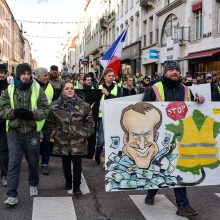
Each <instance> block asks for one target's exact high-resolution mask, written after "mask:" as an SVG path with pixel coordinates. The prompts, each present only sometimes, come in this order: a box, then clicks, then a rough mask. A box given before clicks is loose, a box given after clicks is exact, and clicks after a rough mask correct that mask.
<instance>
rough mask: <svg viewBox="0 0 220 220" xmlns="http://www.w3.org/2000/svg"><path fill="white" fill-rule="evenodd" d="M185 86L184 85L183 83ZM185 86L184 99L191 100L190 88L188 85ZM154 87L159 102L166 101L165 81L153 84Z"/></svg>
mask: <svg viewBox="0 0 220 220" xmlns="http://www.w3.org/2000/svg"><path fill="white" fill-rule="evenodd" d="M183 86H184V85H183ZM184 88H185V95H184V101H191V94H190V90H189V89H188V87H187V86H184ZM152 89H153V90H154V93H155V95H156V98H157V101H158V102H164V100H165V95H164V88H163V83H162V82H161V81H159V82H157V83H155V84H154V85H153V86H152Z"/></svg>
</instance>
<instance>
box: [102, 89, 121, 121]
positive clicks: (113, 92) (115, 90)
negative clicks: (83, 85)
mask: <svg viewBox="0 0 220 220" xmlns="http://www.w3.org/2000/svg"><path fill="white" fill-rule="evenodd" d="M98 89H103V85H99V88H98ZM110 94H111V95H114V96H117V94H118V87H117V85H115V86H114V88H113V89H112V90H111V92H110ZM102 100H105V94H103V95H102V98H101V101H102ZM98 117H99V118H101V117H102V109H101V104H100V106H99V114H98Z"/></svg>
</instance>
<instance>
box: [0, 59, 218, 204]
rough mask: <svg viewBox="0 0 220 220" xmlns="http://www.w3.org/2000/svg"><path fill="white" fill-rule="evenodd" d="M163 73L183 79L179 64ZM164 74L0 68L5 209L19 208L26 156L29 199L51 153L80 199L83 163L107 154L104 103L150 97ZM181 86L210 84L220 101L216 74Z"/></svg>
mask: <svg viewBox="0 0 220 220" xmlns="http://www.w3.org/2000/svg"><path fill="white" fill-rule="evenodd" d="M165 70H166V71H167V72H168V71H171V70H175V71H177V72H178V71H179V74H180V68H179V65H178V64H177V63H176V62H175V61H174V62H173V63H172V62H170V63H169V64H167V69H165ZM166 71H164V74H163V76H161V74H157V73H155V74H153V76H149V75H143V74H141V73H140V72H136V73H134V74H132V75H130V74H122V75H120V74H119V75H118V76H115V74H114V70H113V69H110V68H108V69H106V70H104V71H103V74H102V76H101V77H100V78H98V77H97V76H96V74H95V73H93V72H89V73H86V74H84V73H80V74H73V73H69V72H65V71H62V72H59V69H58V67H57V66H56V65H52V66H51V67H50V71H49V72H48V70H47V68H44V67H40V68H37V69H36V70H35V71H34V72H32V70H31V67H30V65H29V64H19V65H18V67H17V69H16V74H15V76H12V75H10V76H8V70H7V66H6V65H5V64H0V92H1V94H2V95H1V98H0V108H1V111H0V125H1V127H0V132H1V135H0V168H1V182H2V185H3V186H5V187H6V186H7V196H8V198H7V200H6V201H5V204H6V205H11V206H14V205H16V204H17V203H18V198H17V195H18V192H17V189H18V185H19V176H20V167H21V161H22V157H23V154H24V155H25V158H26V160H27V163H28V168H29V178H28V182H29V186H30V195H31V196H37V195H38V189H37V185H38V183H39V171H38V164H39V153H40V154H41V171H42V173H43V174H44V175H49V173H50V172H49V159H50V156H51V153H52V154H53V155H58V156H60V157H61V158H62V167H63V173H64V178H65V181H66V184H65V189H67V190H72V192H73V194H74V195H79V194H81V191H80V187H79V186H80V183H81V171H82V158H83V157H86V158H89V159H92V158H93V156H95V161H96V163H97V164H98V165H99V164H100V163H101V153H102V151H103V149H104V132H103V122H102V110H101V107H100V101H101V100H105V99H112V98H117V97H122V96H130V95H136V94H144V93H145V98H146V97H147V96H146V94H147V91H153V90H152V88H153V85H155V84H157V83H158V82H162V83H165V81H168V79H166V78H165V74H166V73H167V72H166ZM165 79H166V80H165ZM164 80H165V81H164ZM166 83H167V82H166ZM175 83H177V82H175ZM178 83H182V84H184V85H185V86H192V85H199V84H205V83H209V84H210V88H211V98H212V101H220V81H219V79H218V77H217V76H216V74H214V73H206V74H197V75H196V76H195V75H193V76H192V75H191V74H190V73H188V72H187V73H186V74H185V76H184V77H181V76H180V77H179V78H178ZM164 85H165V84H164ZM149 97H150V96H149ZM149 100H150V99H149ZM6 131H7V133H6ZM39 134H40V136H39ZM96 134H97V135H96ZM87 142H88V147H87ZM71 163H72V164H73V174H71ZM151 202H152V201H151Z"/></svg>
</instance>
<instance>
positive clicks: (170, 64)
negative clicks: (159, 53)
mask: <svg viewBox="0 0 220 220" xmlns="http://www.w3.org/2000/svg"><path fill="white" fill-rule="evenodd" d="M171 69H177V70H179V71H180V64H179V63H178V62H176V61H175V60H167V61H165V62H164V70H163V74H165V73H166V72H167V71H168V70H171Z"/></svg>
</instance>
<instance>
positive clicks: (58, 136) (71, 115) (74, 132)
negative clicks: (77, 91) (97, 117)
mask: <svg viewBox="0 0 220 220" xmlns="http://www.w3.org/2000/svg"><path fill="white" fill-rule="evenodd" d="M45 131H46V133H47V134H48V135H50V136H51V138H53V139H54V144H53V154H54V155H69V154H71V155H86V154H87V138H89V137H90V136H91V135H92V134H93V133H94V122H93V117H92V111H91V106H90V105H89V104H88V103H86V102H84V101H83V100H82V99H80V98H79V97H76V104H75V105H74V107H73V109H72V110H71V112H70V111H67V110H65V109H64V108H62V106H61V98H59V99H58V100H56V101H54V102H53V103H52V104H51V106H50V110H49V115H48V118H47V119H46V124H45Z"/></svg>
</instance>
